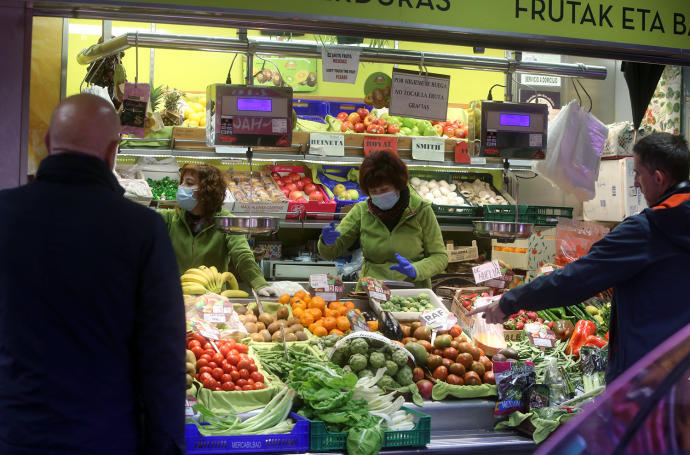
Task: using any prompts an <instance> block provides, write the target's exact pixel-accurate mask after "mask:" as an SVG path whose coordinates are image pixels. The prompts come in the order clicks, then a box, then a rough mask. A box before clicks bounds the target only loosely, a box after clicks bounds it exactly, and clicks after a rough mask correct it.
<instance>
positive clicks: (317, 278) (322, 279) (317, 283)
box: [309, 273, 328, 289]
mask: <svg viewBox="0 0 690 455" xmlns="http://www.w3.org/2000/svg"><path fill="white" fill-rule="evenodd" d="M309 284H310V285H311V287H312V288H314V289H328V275H326V274H325V273H319V274H315V275H310V276H309Z"/></svg>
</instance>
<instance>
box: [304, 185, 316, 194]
mask: <svg viewBox="0 0 690 455" xmlns="http://www.w3.org/2000/svg"><path fill="white" fill-rule="evenodd" d="M303 191H304V192H305V193H307V194H309V195H311V193H313V192H314V191H316V185H314V184H313V183H307V184H306V185H304V189H303Z"/></svg>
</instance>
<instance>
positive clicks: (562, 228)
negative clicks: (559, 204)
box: [556, 218, 609, 267]
mask: <svg viewBox="0 0 690 455" xmlns="http://www.w3.org/2000/svg"><path fill="white" fill-rule="evenodd" d="M608 232H609V229H608V228H606V227H604V226H600V225H598V224H594V223H589V222H587V221H576V220H569V219H563V218H561V220H560V221H559V222H558V225H557V226H556V264H557V265H559V266H561V267H563V266H565V265H566V264H569V263H571V262H573V261H575V260H577V259H578V258H580V257H582V256H584V255H585V254H587V253H588V252H589V249H590V248H591V247H592V245H593V244H594V243H596V242H598V241H599V240H601V239H602V238H603V237H604V236H605V235H606V234H607V233H608Z"/></svg>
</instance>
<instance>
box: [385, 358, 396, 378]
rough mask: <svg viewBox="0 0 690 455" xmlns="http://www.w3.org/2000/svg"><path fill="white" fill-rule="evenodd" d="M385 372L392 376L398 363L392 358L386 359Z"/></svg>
mask: <svg viewBox="0 0 690 455" xmlns="http://www.w3.org/2000/svg"><path fill="white" fill-rule="evenodd" d="M385 367H386V374H387V375H389V376H394V375H395V373H397V372H398V364H397V363H395V362H393V361H392V360H386V364H385Z"/></svg>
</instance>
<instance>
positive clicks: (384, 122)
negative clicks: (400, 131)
mask: <svg viewBox="0 0 690 455" xmlns="http://www.w3.org/2000/svg"><path fill="white" fill-rule="evenodd" d="M376 123H377V124H378V125H379V126H383V127H386V126H388V121H386V119H385V118H380V119H378V120H376Z"/></svg>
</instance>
